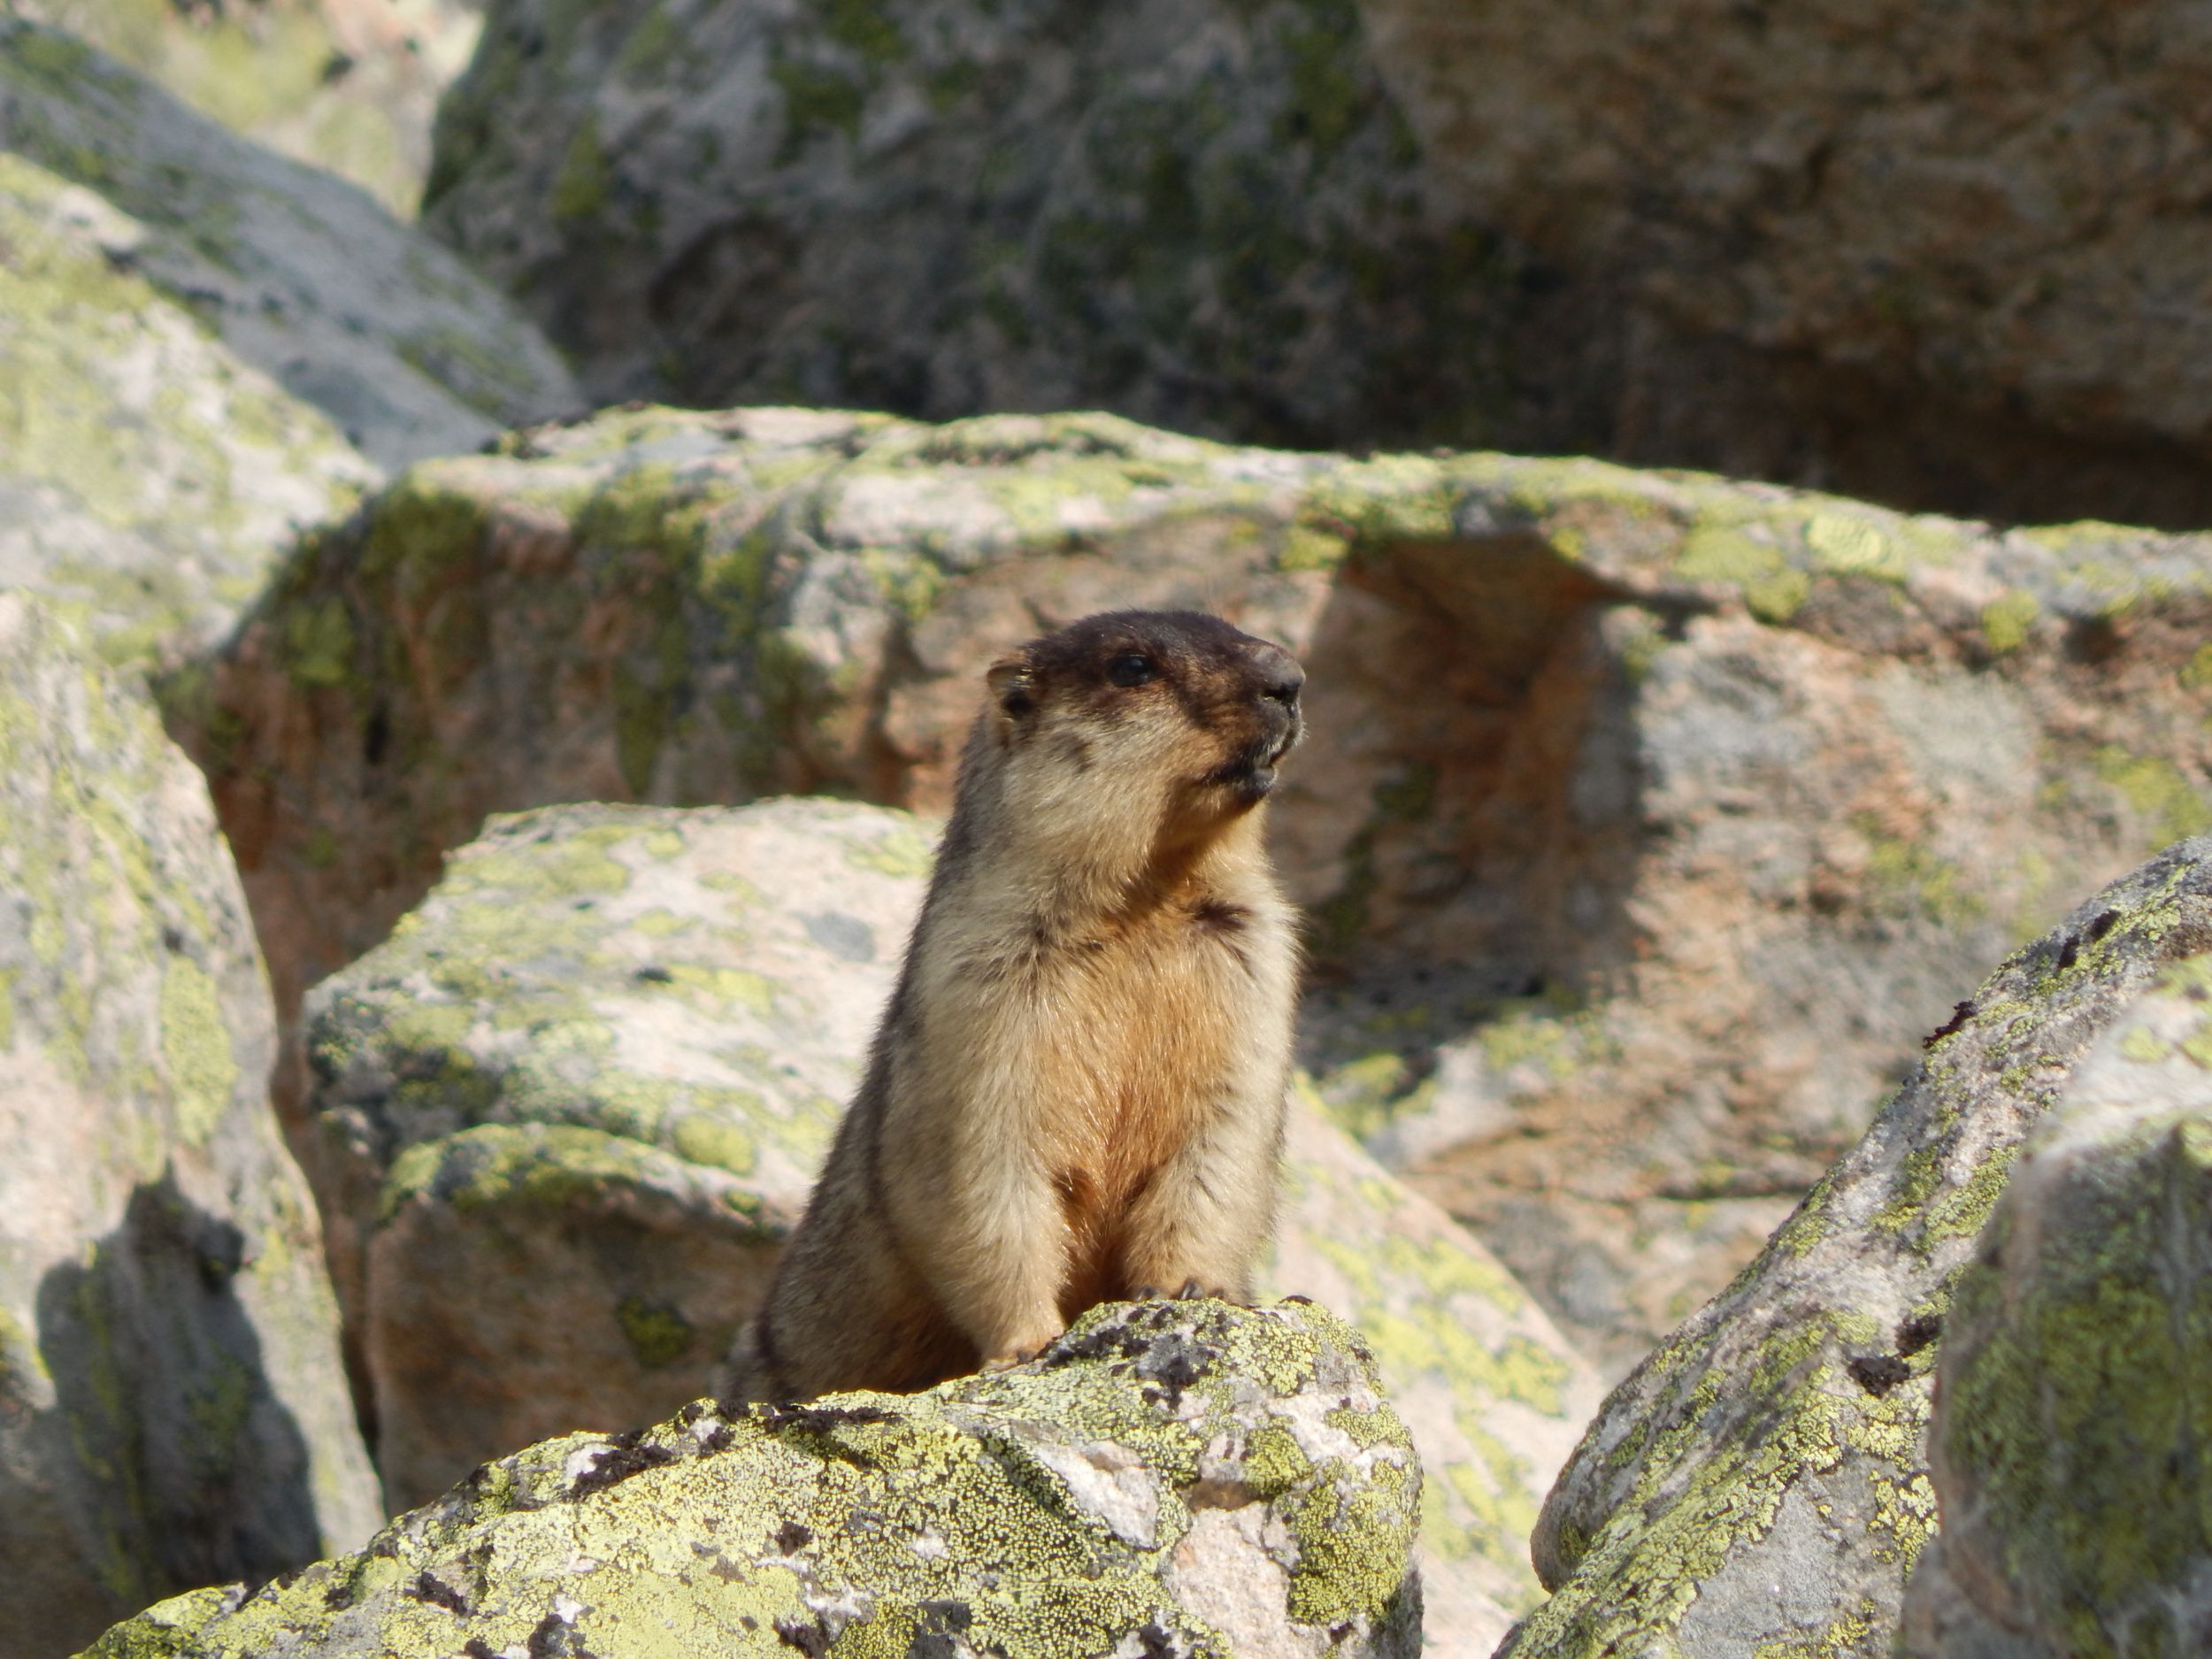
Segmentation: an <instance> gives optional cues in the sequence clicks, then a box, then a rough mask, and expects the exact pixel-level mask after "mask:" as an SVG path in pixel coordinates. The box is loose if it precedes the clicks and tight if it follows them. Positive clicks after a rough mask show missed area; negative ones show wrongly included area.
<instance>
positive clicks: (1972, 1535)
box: [1900, 956, 2212, 1659]
mask: <svg viewBox="0 0 2212 1659" xmlns="http://www.w3.org/2000/svg"><path fill="white" fill-rule="evenodd" d="M2208 1424H2212V956H2198V957H2195V958H2193V959H2192V960H2188V961H2185V962H2181V963H2178V964H2175V965H2174V966H2173V967H2171V968H2170V969H2168V970H2167V971H2166V972H2164V973H2163V974H2162V975H2161V976H2159V979H2158V981H2157V983H2156V986H2155V987H2154V990H2153V991H2152V992H2151V993H2150V994H2148V995H2146V996H2145V997H2144V998H2143V999H2142V1000H2141V1001H2139V1002H2137V1003H2135V1004H2134V1005H2133V1006H2132V1007H2131V1008H2130V1009H2129V1010H2127V1011H2126V1013H2125V1015H2124V1017H2123V1018H2121V1019H2120V1020H2118V1021H2117V1022H2116V1024H2115V1025H2113V1026H2112V1028H2111V1029H2110V1030H2109V1031H2108V1032H2107V1033H2105V1035H2104V1037H2103V1038H2102V1039H2101V1040H2100V1041H2099V1042H2098V1044H2097V1047H2096V1048H2095V1049H2094V1050H2093V1052H2092V1053H2091V1055H2090V1056H2089V1058H2088V1059H2086V1060H2085V1061H2084V1062H2083V1063H2082V1064H2081V1065H2080V1066H2079V1067H2078V1069H2077V1070H2076V1071H2075V1072H2074V1075H2073V1077H2072V1078H2071V1079H2070V1081H2069V1082H2068V1084H2067V1086H2066V1090H2065V1093H2064V1094H2063V1095H2062V1098H2061V1099H2060V1101H2059V1102H2058V1103H2057V1104H2056V1105H2055V1106H2054V1107H2053V1108H2052V1109H2051V1110H2050V1112H2049V1113H2048V1114H2047V1116H2046V1117H2045V1118H2044V1120H2043V1122H2042V1124H2041V1125H2040V1126H2039V1128H2038V1129H2037V1131H2036V1133H2034V1135H2033V1136H2032V1137H2031V1138H2030V1139H2029V1141H2028V1142H2027V1145H2026V1146H2025V1148H2024V1149H2023V1151H2022V1153H2021V1156H2020V1158H2019V1160H2018V1163H2017V1164H2016V1167H2015V1169H2014V1171H2013V1175H2012V1179H2011V1181H2010V1182H2009V1183H2008V1186H2007V1187H2006V1191H2005V1195H2004V1197H2003V1198H2002V1199H2001V1200H2000V1201H1999V1202H1998V1205H1997V1209H1996V1212H1995V1214H1994V1215H1993V1216H1992V1217H1991V1218H1990V1222H1989V1225H1988V1226H1987V1227H1985V1229H1984V1230H1983V1233H1982V1237H1981V1242H1980V1246H1979V1248H1978V1250H1977V1252H1976V1256H1975V1260H1974V1262H1973V1263H1972V1264H1971V1265H1970V1267H1968V1268H1967V1270H1966V1271H1964V1272H1963V1273H1962V1274H1961V1275H1960V1277H1959V1281H1958V1286H1957V1288H1956V1290H1955V1292H1954V1293H1953V1295H1952V1298H1951V1310H1950V1314H1949V1316H1948V1317H1947V1320H1946V1323H1945V1327H1944V1336H1943V1360H1942V1363H1941V1365H1940V1367H1939V1375H1938V1380H1937V1385H1936V1410H1935V1425H1934V1428H1933V1431H1932V1443H1933V1452H1934V1469H1933V1472H1934V1479H1935V1490H1936V1500H1937V1507H1938V1509H1939V1511H1940V1513H1941V1517H1942V1531H1941V1533H1940V1535H1939V1537H1938V1538H1937V1539H1936V1540H1935V1541H1934V1542H1933V1543H1932V1545H1931V1546H1930V1548H1929V1549H1928V1551H1927V1552H1926V1553H1925V1554H1924V1555H1923V1556H1922V1557H1921V1560H1920V1565H1919V1567H1918V1569H1917V1570H1916V1572H1915V1573H1914V1575H1913V1579H1912V1584H1911V1587H1910V1588H1909V1590H1908V1592H1907V1593H1906V1603H1905V1621H1904V1623H1905V1629H1904V1640H1902V1641H1901V1644H1900V1647H1901V1652H1903V1653H1905V1654H1909V1655H1914V1659H1979V1656H1982V1655H2016V1659H2123V1656H2124V1655H2136V1654H2153V1653H2170V1654H2186V1653H2200V1652H2202V1651H2204V1649H2205V1647H2206V1643H2207V1640H2208V1637H2212V1505H2208V1502H2207V1493H2208V1488H2207V1485H2206V1471H2205V1470H2204V1469H2203V1467H2202V1463H2201V1456H2202V1451H2201V1448H2202V1446H2203V1443H2204V1433H2205V1426H2206V1425H2208Z"/></svg>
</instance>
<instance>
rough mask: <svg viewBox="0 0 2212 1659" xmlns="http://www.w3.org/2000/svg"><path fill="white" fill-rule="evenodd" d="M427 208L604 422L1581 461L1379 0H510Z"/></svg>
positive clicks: (1525, 311)
mask: <svg viewBox="0 0 2212 1659" xmlns="http://www.w3.org/2000/svg"><path fill="white" fill-rule="evenodd" d="M425 220H426V223H427V224H428V225H429V226H430V227H432V228H433V229H434V231H436V232H437V233H438V234H441V235H442V236H444V237H445V238H447V239H448V240H449V241H450V242H452V244H453V245H454V246H455V247H457V248H458V249H460V250H463V251H464V252H465V253H466V254H467V255H468V256H469V257H470V258H471V259H472V260H473V261H475V262H476V263H477V265H480V267H481V268H482V269H484V270H486V271H488V272H489V273H492V274H493V275H494V276H495V278H496V279H497V280H499V281H501V282H502V283H503V284H504V285H505V286H506V287H507V288H508V289H509V291H510V292H511V293H513V294H515V295H516V296H518V298H519V299H520V300H521V301H522V303H524V304H525V305H526V307H527V308H528V310H529V311H530V312H531V313H532V315H534V317H536V318H537V319H538V320H539V322H540V324H541V326H543V327H544V328H545V329H546V330H547V332H548V333H549V334H551V335H552V336H553V337H554V338H555V339H557V340H558V341H559V342H561V343H562V344H563V345H564V346H565V347H567V348H568V349H570V350H571V351H572V352H574V353H575V355H576V357H577V359H578V362H579V364H580V373H581V374H582V376H583V379H584V381H585V383H586V385H587V386H588V388H589V389H590V391H591V393H592V395H593V397H594V399H595V401H598V402H612V401H615V400H617V399H622V398H632V397H647V398H654V399H664V400H667V401H672V402H675V403H687V404H692V405H695V406H703V407H719V406H722V405H724V404H728V403H811V404H819V405H826V406H833V407H847V408H853V407H857V408H864V409H887V410H892V411H897V412H900V413H902V414H909V415H918V416H926V417H929V418H932V419H944V418H947V417H951V416H959V415H970V414H977V413H981V412H984V411H1006V410H1044V409H1062V408H1105V409H1111V410H1113V411H1117V412H1118V413H1121V414H1125V415H1128V416H1131V417H1133V418H1135V419H1142V420H1148V421H1156V422H1158V423H1160V424H1162V425H1165V426H1174V427H1176V428H1178V429H1179V430H1185V431H1195V432H1203V433H1210V434H1216V435H1225V436H1234V437H1237V438H1240V439H1243V440H1245V441H1247V442H1266V443H1279V444H1284V445H1287V446H1295V447H1311V446H1316V445H1332V446H1336V445H1354V444H1371V443H1377V442H1398V443H1424V444H1425V443H1436V442H1456V443H1460V444H1467V443H1472V442H1490V443H1500V442H1505V443H1511V444H1514V445H1517V446H1520V447H1525V448H1532V449H1537V448H1543V449H1554V448H1562V447H1574V446H1570V445H1567V444H1566V443H1565V442H1564V441H1563V431H1562V430H1561V428H1560V423H1559V419H1558V417H1557V416H1556V415H1555V412H1554V411H1555V405H1564V404H1567V403H1570V402H1571V398H1572V396H1573V392H1574V388H1573V385H1572V383H1571V380H1567V379H1566V378H1565V377H1562V376H1559V375H1556V374H1555V373H1551V369H1552V365H1553V363H1554V359H1555V353H1556V334H1557V330H1556V328H1555V326H1545V325H1544V323H1542V322H1540V321H1539V320H1538V319H1551V312H1550V311H1548V310H1547V309H1546V308H1545V304H1544V290H1543V289H1542V288H1541V286H1540V284H1539V283H1536V282H1532V281H1530V280H1527V277H1528V273H1526V272H1525V270H1524V269H1523V268H1522V265H1521V264H1520V263H1519V262H1518V261H1517V259H1516V257H1514V255H1513V254H1512V253H1511V251H1510V250H1506V249H1504V248H1502V247H1501V246H1500V245H1499V244H1498V243H1497V242H1496V241H1495V240H1494V239H1493V238H1487V237H1485V236H1481V235H1479V234H1438V233H1437V232H1436V230H1435V229H1434V228H1433V227H1432V225H1431V222H1430V216H1429V213H1428V209H1427V204H1426V202H1425V198H1424V196H1423V185H1422V174H1421V170H1420V166H1419V157H1418V155H1417V151H1416V150H1415V148H1414V146H1413V144H1412V143H1411V142H1410V138H1409V134H1408V132H1407V129H1406V127H1405V125H1404V123H1403V121H1402V119H1400V117H1399V114H1398V111H1397V110H1396V108H1395V106H1394V104H1393V102H1392V100H1391V98H1390V96H1389V95H1388V93H1387V92H1386V90H1385V88H1384V87H1383V85H1382V83H1381V81H1379V78H1378V77H1377V75H1376V73H1375V70H1374V67H1373V65H1372V64H1371V61H1370V58H1369V55H1368V52H1367V47H1366V42H1365V40H1364V37H1363V30H1362V26H1361V23H1360V19H1359V14H1358V11H1357V9H1356V6H1355V5H1354V4H1352V0H1133V3H1129V4H1118V5H1112V6H1098V5H1090V4H1081V3H1080V0H1055V3H1053V4H1027V5H1021V6H1002V5H998V4H992V3H991V0H929V3H928V4H891V3H889V0H799V3H797V4H787V5H780V6H762V5H757V4H750V3H749V0H600V3H599V4H590V5H576V4H566V3H565V0H496V3H495V4H492V5H491V7H490V8H489V11H488V15H487V18H486V21H485V27H484V33H483V37H482V41H481V44H480V47H479V50H478V53H477V57H476V59H475V61H474V63H473V64H472V65H471V66H470V68H469V70H468V72H467V73H466V74H465V75H464V76H463V77H462V78H461V80H460V81H457V83H456V84H455V85H454V87H453V89H452V90H451V92H450V93H449V95H448V96H447V97H446V100H445V102H444V104H443V105H442V107H441V109H440V111H439V120H438V132H437V155H436V160H435V163H434V167H433V171H432V174H431V180H430V184H429V188H428V190H427V193H426V208H425Z"/></svg>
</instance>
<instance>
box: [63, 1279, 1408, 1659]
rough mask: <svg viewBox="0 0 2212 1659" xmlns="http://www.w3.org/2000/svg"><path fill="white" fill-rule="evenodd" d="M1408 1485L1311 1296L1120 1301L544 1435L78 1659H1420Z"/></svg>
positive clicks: (1373, 1394) (1371, 1377) (1383, 1416)
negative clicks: (578, 1657) (379, 1520)
mask: <svg viewBox="0 0 2212 1659" xmlns="http://www.w3.org/2000/svg"><path fill="white" fill-rule="evenodd" d="M1420 1485H1421V1472H1420V1468H1419V1465H1418V1464H1417V1462H1416V1461H1415V1459H1414V1456H1413V1452H1412V1448H1411V1446H1410V1445H1409V1442H1408V1440H1407V1439H1406V1433H1405V1429H1404V1427H1403V1425H1401V1424H1400V1423H1399V1421H1398V1419H1397V1417H1395V1416H1394V1415H1393V1413H1392V1411H1391V1409H1390V1405H1389V1402H1388V1401H1387V1400H1386V1398H1385V1397H1384V1395H1383V1394H1382V1392H1381V1390H1380V1388H1379V1386H1378V1384H1377V1382H1376V1379H1375V1373H1374V1369H1373V1365H1372V1363H1371V1361H1370V1360H1369V1359H1368V1358H1367V1356H1366V1354H1365V1352H1364V1350H1363V1348H1362V1347H1361V1345H1360V1341H1359V1338H1358V1337H1357V1335H1356V1333H1354V1332H1353V1331H1352V1330H1351V1329H1350V1328H1349V1327H1348V1326H1347V1325H1344V1324H1343V1323H1342V1322H1340V1321H1339V1320H1337V1319H1335V1318H1334V1317H1331V1316H1330V1315H1329V1314H1327V1313H1325V1312H1324V1311H1323V1310H1321V1309H1319V1308H1317V1307H1310V1306H1307V1307H1302V1306H1299V1305H1296V1304H1294V1303H1283V1304H1279V1305H1278V1306H1276V1307H1273V1308H1263V1309H1256V1310H1250V1311H1246V1310H1239V1309H1233V1308H1229V1307H1226V1306H1225V1305H1224V1304H1222V1303H1219V1302H1191V1303H1186V1304H1176V1303H1151V1304H1148V1305H1145V1306H1140V1307H1132V1306H1130V1305H1128V1304H1112V1303H1110V1304H1108V1305H1107V1306H1105V1307H1103V1308H1102V1309H1100V1310H1096V1311H1094V1313H1092V1314H1091V1315H1089V1316H1088V1317H1086V1318H1085V1319H1084V1320H1083V1321H1081V1322H1080V1323H1079V1325H1077V1327H1076V1328H1075V1329H1074V1330H1072V1331H1071V1332H1070V1333H1068V1335H1067V1336H1066V1337H1065V1338H1064V1339H1063V1340H1061V1341H1059V1342H1058V1343H1056V1344H1055V1345H1054V1347H1053V1348H1049V1349H1048V1350H1047V1352H1046V1353H1045V1355H1044V1356H1042V1357H1041V1358H1040V1359H1039V1360H1038V1361H1036V1362H1035V1363H1032V1364H1030V1365H1026V1366H1024V1367H1023V1368H1021V1370H1019V1371H1014V1372H1010V1373H1007V1374H1003V1375H1000V1376H995V1377H987V1378H973V1377H972V1378H964V1379H960V1380H958V1381H956V1382H950V1383H947V1384H944V1385H943V1386H941V1387H938V1388H935V1389H933V1390H931V1391H930V1392H929V1393H927V1394H904V1395H902V1394H833V1395H830V1396H828V1397H827V1398H826V1400H825V1401H824V1402H821V1403H820V1404H819V1405H814V1406H799V1407H782V1408H751V1409H735V1408H733V1409H732V1411H731V1412H730V1413H729V1414H727V1415H726V1414H725V1413H724V1412H723V1411H721V1410H720V1409H717V1408H715V1407H714V1406H713V1405H712V1403H711V1402H699V1403H697V1404H695V1405H693V1406H688V1407H687V1408H685V1409H684V1410H683V1411H682V1412H680V1414H678V1416H677V1417H675V1418H674V1419H673V1420H672V1421H670V1422H667V1423H663V1424H661V1425H658V1426H657V1427H656V1428H653V1429H651V1430H650V1431H646V1432H631V1433H626V1434H622V1435H618V1436H616V1437H613V1438H612V1439H609V1438H607V1437H604V1436H601V1435H595V1434H570V1435H566V1436H564V1437H562V1438H560V1439H557V1440H547V1441H545V1442H543V1443H542V1444H541V1445H537V1446H534V1447H532V1448H529V1449H528V1450H527V1451H524V1452H519V1453H517V1454H515V1455H512V1456H509V1457H504V1458H502V1459H501V1460H500V1461H499V1462H497V1463H491V1464H488V1465H486V1466H485V1467H483V1468H481V1469H480V1470H478V1471H476V1472H475V1473H474V1474H473V1475H472V1476H471V1477H470V1478H469V1479H467V1480H466V1481H465V1482H463V1483H462V1484H461V1485H460V1486H457V1487H455V1488H454V1489H453V1490H452V1491H451V1492H449V1493H448V1494H446V1495H445V1496H444V1497H443V1498H442V1499H440V1500H439V1501H438V1502H435V1503H433V1504H430V1505H427V1506H426V1507H424V1508H422V1509H417V1510H416V1511H414V1512H413V1513H412V1514H410V1515H405V1516H402V1517H400V1518H399V1519H398V1520H397V1521H396V1522H394V1523H393V1524H392V1525H391V1526H390V1527H388V1528H387V1529H386V1530H385V1531H384V1532H381V1533H380V1534H378V1536H377V1538H376V1539H375V1540H373V1542H372V1543H371V1544H370V1546H369V1548H367V1549H366V1550H365V1551H363V1552H362V1553H361V1554H359V1555H353V1556H350V1557H347V1558H344V1559H342V1560H337V1561H331V1562H325V1563H320V1564H319V1565H317V1566H315V1567H312V1568H311V1569H310V1570H309V1571H307V1572H305V1573H303V1574H302V1575H301V1576H300V1577H299V1578H296V1579H295V1580H292V1581H290V1582H288V1583H286V1584H283V1585H280V1586H270V1587H269V1588H267V1589H265V1590H263V1591H261V1592H260V1593H259V1594H256V1595H252V1596H247V1597H243V1599H242V1587H239V1588H234V1589H232V1590H230V1591H223V1590H209V1591H204V1592H201V1593H199V1594H196V1595H193V1596H188V1597H182V1598H180V1599H179V1600H176V1601H170V1602H167V1603H165V1604H164V1605H162V1606H160V1607H157V1608H154V1609H150V1611H148V1612H147V1613H146V1614H144V1615H143V1616H142V1617H140V1618H138V1619H135V1620H134V1621H132V1622H131V1623H130V1624H125V1625H121V1626H119V1627H118V1628H117V1629H115V1630H113V1631H111V1632H109V1633H108V1635H107V1636H106V1637H104V1638H103V1639H102V1640H101V1641H99V1642H98V1643H96V1644H95V1645H94V1647H92V1648H91V1649H90V1650H89V1651H88V1654H87V1655H85V1659H138V1656H139V1655H143V1654H145V1653H147V1652H149V1651H157V1652H159V1653H161V1654H163V1655H172V1656H173V1659H198V1656H203V1655H204V1659H216V1655H233V1654H239V1653H265V1652H273V1651H277V1650H281V1651H282V1652H284V1653H286V1654H288V1655H297V1656H298V1659H353V1656H355V1655H358V1656H359V1659H370V1656H371V1655H375V1656H377V1659H384V1656H385V1655H389V1656H390V1659H409V1656H411V1655H421V1656H422V1659H432V1656H433V1655H438V1656H440V1659H442V1656H443V1655H451V1654H454V1653H457V1652H459V1651H461V1650H462V1649H464V1648H465V1649H466V1650H467V1651H469V1652H471V1653H479V1652H481V1653H521V1652H522V1651H523V1650H524V1648H525V1647H526V1646H527V1647H529V1648H530V1649H531V1650H533V1651H534V1652H539V1653H546V1654H561V1653H566V1654H582V1653H587V1652H588V1653H590V1654H593V1655H597V1659H647V1656H648V1655H658V1654H665V1653H667V1652H668V1651H670V1647H671V1645H672V1644H673V1645H674V1646H676V1647H679V1648H680V1649H681V1650H683V1651H685V1652H695V1653H707V1652H714V1653H724V1652H727V1653H743V1654H761V1655H772V1654H776V1653H780V1652H782V1651H784V1650H785V1649H787V1648H796V1649H797V1650H798V1651H800V1652H802V1653H807V1654H818V1655H841V1654H858V1653H863V1652H865V1653H871V1654H876V1653H918V1654H940V1653H941V1654H947V1655H953V1654H972V1653H1013V1654H1022V1655H1050V1654H1059V1653H1067V1654H1106V1653H1115V1654H1128V1655H1139V1654H1154V1655H1199V1654H1216V1653H1227V1652H1231V1651H1233V1652H1235V1653H1237V1654H1239V1655H1251V1656H1252V1659H1276V1656H1278V1655H1279V1656H1281V1659H1292V1656H1293V1655H1296V1656H1299V1659H1305V1656H1307V1655H1324V1654H1329V1655H1346V1656H1347V1659H1352V1656H1353V1655H1375V1656H1376V1659H1397V1656H1402V1659H1411V1656H1412V1655H1415V1654H1417V1652H1418V1651H1419V1650H1420V1646H1421V1638H1420V1628H1421V1626H1420V1617H1421V1612H1420V1590H1419V1587H1418V1580H1417V1578H1416V1577H1415V1576H1414V1574H1413V1571H1412V1569H1411V1565H1410V1562H1409V1552H1410V1549H1411V1546H1412V1541H1413V1529H1414V1517H1415V1509H1416V1504H1417V1494H1418V1491H1419V1488H1420Z"/></svg>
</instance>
